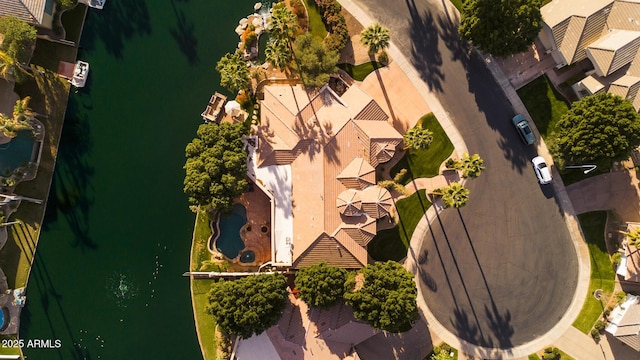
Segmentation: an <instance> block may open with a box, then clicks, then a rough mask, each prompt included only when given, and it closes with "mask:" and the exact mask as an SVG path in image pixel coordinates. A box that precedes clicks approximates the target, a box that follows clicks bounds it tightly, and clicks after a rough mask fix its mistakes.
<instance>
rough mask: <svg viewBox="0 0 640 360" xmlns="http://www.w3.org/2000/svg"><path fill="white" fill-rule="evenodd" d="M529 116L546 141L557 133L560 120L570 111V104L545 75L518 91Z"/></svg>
mask: <svg viewBox="0 0 640 360" xmlns="http://www.w3.org/2000/svg"><path fill="white" fill-rule="evenodd" d="M518 95H519V96H520V99H522V102H523V103H524V105H525V107H526V108H527V111H529V115H531V118H532V119H533V121H534V122H535V124H536V127H537V128H538V131H539V132H540V135H541V136H542V138H543V139H544V140H545V141H548V139H549V138H550V137H551V135H552V134H553V133H554V132H555V131H556V124H557V123H558V120H560V118H561V117H562V115H564V113H566V112H567V111H568V110H569V104H568V103H567V102H566V100H565V99H564V98H563V97H562V95H560V93H558V92H557V91H556V90H555V89H554V88H553V86H552V85H551V83H550V82H549V79H548V78H547V77H546V76H545V75H543V76H540V77H539V78H537V79H535V80H534V81H532V82H530V83H529V84H528V85H526V86H525V87H523V88H521V89H520V90H518Z"/></svg>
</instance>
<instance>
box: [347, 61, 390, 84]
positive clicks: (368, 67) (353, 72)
mask: <svg viewBox="0 0 640 360" xmlns="http://www.w3.org/2000/svg"><path fill="white" fill-rule="evenodd" d="M383 66H384V65H383V64H382V63H379V62H377V61H370V62H366V63H362V64H360V65H352V64H348V63H342V64H338V67H339V68H340V69H342V70H344V71H345V72H346V73H347V74H349V76H351V77H352V78H353V79H354V80H356V81H362V80H364V79H365V78H366V77H367V75H369V74H371V73H372V72H373V71H374V70H376V69H379V68H381V67H383Z"/></svg>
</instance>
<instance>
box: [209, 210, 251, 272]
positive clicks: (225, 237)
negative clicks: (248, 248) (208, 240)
mask: <svg viewBox="0 0 640 360" xmlns="http://www.w3.org/2000/svg"><path fill="white" fill-rule="evenodd" d="M246 223H247V209H246V208H245V207H244V205H242V204H233V211H232V212H231V214H229V215H227V216H221V217H220V218H219V220H218V227H217V229H215V230H218V231H219V234H218V238H217V239H215V248H216V249H218V251H219V252H221V253H222V254H223V255H224V256H226V257H227V258H229V259H235V258H236V257H237V256H238V254H239V253H240V251H241V250H242V249H244V241H242V238H241V237H240V229H242V227H243V226H244V225H245V224H246ZM215 235H216V234H215V233H214V237H215Z"/></svg>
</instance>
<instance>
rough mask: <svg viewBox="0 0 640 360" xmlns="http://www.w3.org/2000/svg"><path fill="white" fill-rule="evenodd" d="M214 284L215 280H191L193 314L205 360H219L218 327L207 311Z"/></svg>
mask: <svg viewBox="0 0 640 360" xmlns="http://www.w3.org/2000/svg"><path fill="white" fill-rule="evenodd" d="M214 282H215V280H209V279H198V280H191V296H192V298H193V310H194V311H193V314H194V316H195V321H196V328H197V329H198V341H199V342H200V348H201V349H202V353H203V356H204V360H217V359H218V351H217V349H218V342H217V340H218V338H217V336H216V328H217V325H216V322H215V321H214V320H213V317H212V316H211V315H209V314H207V313H206V310H205V309H206V306H207V304H208V303H209V300H208V299H207V292H209V289H211V284H213V283H214Z"/></svg>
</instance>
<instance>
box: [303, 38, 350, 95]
mask: <svg viewBox="0 0 640 360" xmlns="http://www.w3.org/2000/svg"><path fill="white" fill-rule="evenodd" d="M294 48H295V49H294V54H295V58H296V67H297V70H298V72H299V73H300V78H301V80H302V83H304V84H305V85H307V86H316V87H320V86H323V85H325V84H327V83H328V82H329V75H330V74H333V73H335V72H337V71H338V68H337V67H336V64H337V63H338V58H339V55H338V53H337V52H336V51H333V50H326V49H325V48H324V45H323V44H322V41H320V40H318V39H317V38H316V37H314V36H313V35H311V34H310V33H307V34H304V35H300V36H298V37H297V38H296V42H295V46H294Z"/></svg>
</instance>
